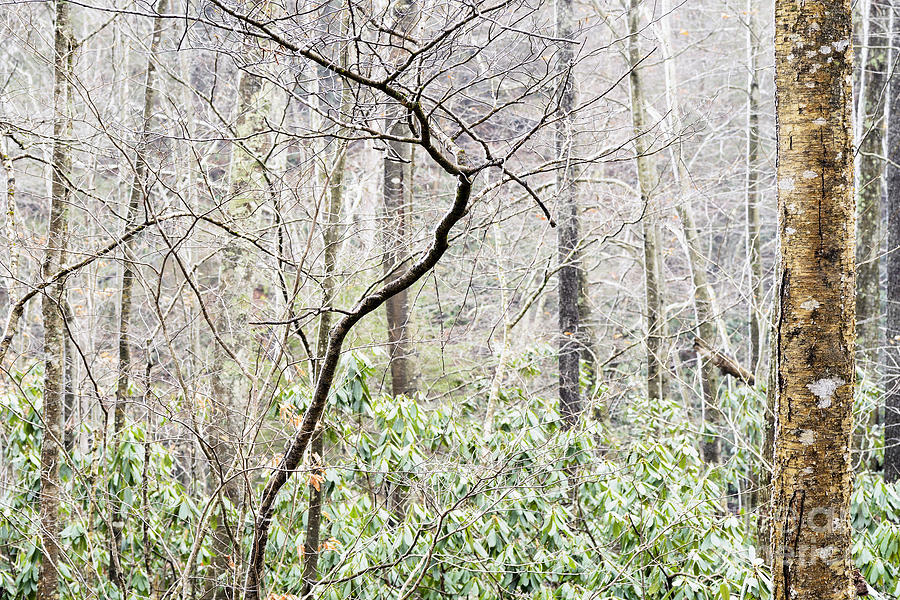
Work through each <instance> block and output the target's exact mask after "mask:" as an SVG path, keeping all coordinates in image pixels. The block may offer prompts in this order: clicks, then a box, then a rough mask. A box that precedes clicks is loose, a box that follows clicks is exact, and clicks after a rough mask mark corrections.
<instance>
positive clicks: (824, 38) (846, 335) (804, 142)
mask: <svg viewBox="0 0 900 600" xmlns="http://www.w3.org/2000/svg"><path fill="white" fill-rule="evenodd" d="M775 7H776V9H775V69H776V71H775V83H776V99H777V111H776V118H777V127H778V142H777V144H778V210H779V228H780V231H779V235H780V238H781V256H780V259H779V262H780V274H781V283H780V290H779V291H780V294H779V305H780V306H779V309H780V313H779V319H778V323H777V325H776V338H775V344H774V351H775V360H776V361H777V363H778V373H777V381H776V392H777V395H776V402H777V405H776V423H775V431H776V434H775V457H774V472H773V477H772V481H773V486H772V487H773V518H772V549H773V553H772V577H773V598H776V599H778V600H782V599H784V600H829V599H834V600H838V599H840V600H846V599H849V598H853V597H854V591H853V586H852V569H851V561H850V546H851V536H850V534H851V530H850V520H849V507H850V494H851V476H852V469H851V461H850V443H851V433H852V417H853V389H854V385H855V372H854V343H855V333H856V332H855V326H854V325H855V310H856V302H855V300H856V295H855V237H856V236H855V231H856V230H855V216H856V211H855V206H854V201H853V163H852V156H853V139H852V131H853V129H852V97H851V83H852V69H851V66H852V65H851V63H852V44H851V38H850V36H851V29H850V28H851V24H850V14H851V13H850V10H851V9H850V0H824V1H823V0H818V1H815V2H813V1H805V2H804V1H802V0H777V1H776V3H775Z"/></svg>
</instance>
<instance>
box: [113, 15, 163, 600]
mask: <svg viewBox="0 0 900 600" xmlns="http://www.w3.org/2000/svg"><path fill="white" fill-rule="evenodd" d="M167 4H168V2H167V0H160V2H159V5H158V6H157V9H156V10H157V12H158V13H163V12H165V11H166V6H167ZM161 37H162V19H161V17H156V18H155V19H153V31H152V33H151V38H150V55H149V56H148V57H147V69H146V71H145V73H144V107H143V113H142V116H141V129H140V134H139V135H140V137H139V139H138V143H137V148H136V152H135V156H134V176H133V178H132V181H131V190H130V194H129V199H128V213H127V216H126V220H125V228H126V230H127V229H129V228H132V227H134V226H135V224H136V223H137V218H138V211H139V209H140V206H141V203H142V202H143V201H144V199H145V198H144V194H145V186H146V185H147V159H146V155H145V154H146V152H147V150H148V142H149V138H150V120H151V118H152V116H153V106H154V103H155V100H156V90H155V88H154V73H155V71H156V65H155V64H154V62H155V60H156V55H157V52H158V51H159V41H160V38H161ZM135 243H136V240H135V239H134V238H132V239H130V240H129V241H128V242H126V243H125V244H124V245H123V247H122V250H123V260H122V291H121V293H120V295H119V367H118V373H117V378H116V401H115V408H114V410H113V432H112V446H111V452H112V454H113V455H115V454H116V451H117V448H118V446H119V436H120V435H121V431H122V428H123V427H124V426H125V408H126V403H127V399H128V381H129V377H130V374H131V342H130V340H129V339H128V338H129V325H130V320H131V294H132V287H133V285H134V270H135V267H134V261H135V260H136V259H135V256H134V247H135ZM110 511H111V514H110V522H111V523H112V530H111V531H110V540H109V556H110V560H109V579H110V581H111V582H112V583H113V585H115V586H116V587H118V588H119V590H120V591H121V592H122V593H123V595H124V594H125V593H126V587H127V584H126V579H127V576H126V574H125V572H124V570H123V566H122V564H121V556H120V553H119V549H120V547H121V545H122V529H123V528H124V526H125V522H124V521H125V516H124V515H123V514H122V503H121V502H120V500H119V498H118V496H116V495H115V494H114V495H113V496H112V498H111V502H110Z"/></svg>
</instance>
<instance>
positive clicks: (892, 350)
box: [884, 0, 900, 482]
mask: <svg viewBox="0 0 900 600" xmlns="http://www.w3.org/2000/svg"><path fill="white" fill-rule="evenodd" d="M892 10H893V19H892V22H893V27H892V28H893V31H892V32H891V47H892V51H891V64H892V65H895V66H894V69H896V63H897V58H898V53H900V0H893V8H892ZM888 105H889V106H890V113H889V114H888V132H887V158H888V160H887V172H886V179H887V213H888V222H887V226H888V239H887V248H888V252H887V256H886V261H887V327H886V330H887V344H885V370H886V377H885V381H884V388H885V397H884V480H885V481H887V482H895V481H898V480H900V77H898V76H897V75H896V73H895V74H894V75H893V76H892V77H891V79H890V99H889V100H888Z"/></svg>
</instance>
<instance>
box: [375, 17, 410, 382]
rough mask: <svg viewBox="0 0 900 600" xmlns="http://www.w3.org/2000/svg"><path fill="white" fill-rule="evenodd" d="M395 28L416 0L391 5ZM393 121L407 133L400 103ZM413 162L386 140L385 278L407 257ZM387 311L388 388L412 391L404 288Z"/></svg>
mask: <svg viewBox="0 0 900 600" xmlns="http://www.w3.org/2000/svg"><path fill="white" fill-rule="evenodd" d="M392 10H393V18H394V23H395V25H394V29H395V30H396V31H397V32H399V33H400V34H401V36H408V35H410V34H411V32H412V29H413V27H414V26H415V24H416V22H417V20H418V18H419V7H418V5H417V4H416V1H415V0H397V1H396V2H395V4H394V7H393V9H392ZM393 41H394V42H395V43H396V44H397V46H396V48H395V49H394V50H393V51H392V53H391V61H392V64H394V65H400V64H402V61H403V60H405V59H406V57H407V53H406V52H404V51H403V50H402V48H403V47H404V43H405V42H404V40H403V38H402V37H399V38H398V39H396V40H393ZM393 118H394V124H393V125H392V126H391V135H393V136H398V137H408V136H409V134H410V131H409V126H408V125H407V122H406V114H405V112H404V111H402V110H400V109H399V107H398V109H397V110H396V111H395V114H394V115H393ZM411 162H412V148H410V146H409V144H404V143H402V142H397V141H393V140H391V141H389V142H388V143H387V151H386V153H385V155H384V184H383V186H384V189H383V194H382V195H383V199H384V228H383V233H382V235H383V243H384V273H385V275H387V277H388V279H389V280H390V279H392V278H394V277H396V274H397V273H399V272H402V271H403V266H402V265H403V264H404V263H406V262H407V260H408V259H409V252H408V250H407V243H408V240H407V231H406V230H407V227H408V225H409V223H408V220H409V211H410V208H411V207H410V206H409V200H410V199H411V198H412V189H413V187H412V186H413V182H412V180H411V179H410V178H408V177H407V174H408V169H407V165H409V164H411ZM384 307H385V312H386V313H387V334H388V347H389V350H390V360H391V362H390V368H391V392H392V393H393V394H394V395H395V396H396V395H398V394H407V395H409V394H412V393H413V392H415V383H414V379H413V375H412V372H411V370H412V360H411V358H410V340H409V337H408V331H407V330H408V326H409V295H408V292H407V290H402V291H400V292H399V293H398V294H397V295H395V296H394V297H393V298H389V299H388V300H387V302H385V305H384Z"/></svg>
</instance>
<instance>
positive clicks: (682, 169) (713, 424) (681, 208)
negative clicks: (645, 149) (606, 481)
mask: <svg viewBox="0 0 900 600" xmlns="http://www.w3.org/2000/svg"><path fill="white" fill-rule="evenodd" d="M672 10H673V9H672V7H670V6H668V4H667V5H666V6H665V8H664V11H665V13H666V15H671V14H672ZM660 28H661V30H662V31H661V34H660V36H659V37H660V46H661V48H662V54H663V61H664V68H665V80H666V101H667V104H668V109H669V110H668V121H669V125H670V130H671V132H670V133H671V134H672V135H674V136H677V137H676V138H675V139H674V141H673V142H672V145H671V146H670V156H671V157H672V173H673V174H674V176H675V182H676V184H677V186H678V189H679V191H680V193H681V198H680V199H679V201H678V202H677V203H676V211H677V213H678V217H679V221H680V222H681V230H682V233H683V235H684V240H685V245H686V246H687V262H688V267H689V269H690V272H691V281H692V283H693V292H694V312H695V314H696V317H697V325H696V331H697V337H699V339H700V340H701V342H702V343H704V344H705V345H706V347H707V348H709V349H714V348H716V347H717V345H718V344H717V343H716V324H715V320H716V315H715V310H714V308H713V307H714V300H713V298H714V296H713V291H712V287H711V286H710V285H709V280H708V278H707V273H706V267H705V265H704V264H703V262H704V261H705V256H704V253H703V250H702V248H701V247H700V240H699V236H698V235H697V227H696V225H695V224H694V211H693V208H692V206H691V196H692V193H691V182H690V175H689V174H688V172H687V166H686V165H685V162H684V141H683V138H682V134H681V131H682V129H683V124H682V121H681V107H680V106H679V104H678V101H677V100H676V94H675V91H676V88H677V87H678V83H677V80H676V79H675V71H676V69H675V58H674V55H673V53H672V48H671V39H672V37H671V32H670V27H669V20H668V17H667V18H663V19H662V21H661V22H660ZM697 361H698V364H699V368H700V384H701V390H702V396H703V409H704V410H703V415H704V420H705V422H706V425H707V426H708V427H709V428H710V429H712V432H710V433H709V434H708V435H706V436H704V439H703V441H702V442H701V446H700V449H701V455H702V457H703V460H704V461H705V462H707V463H708V464H718V463H719V462H720V461H721V455H722V442H721V433H720V432H719V429H720V427H721V424H722V413H721V411H720V410H719V405H718V402H717V401H716V390H717V389H718V376H717V373H716V365H715V364H713V361H712V360H711V359H710V357H709V356H705V355H704V354H703V353H699V352H698V353H697Z"/></svg>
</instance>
